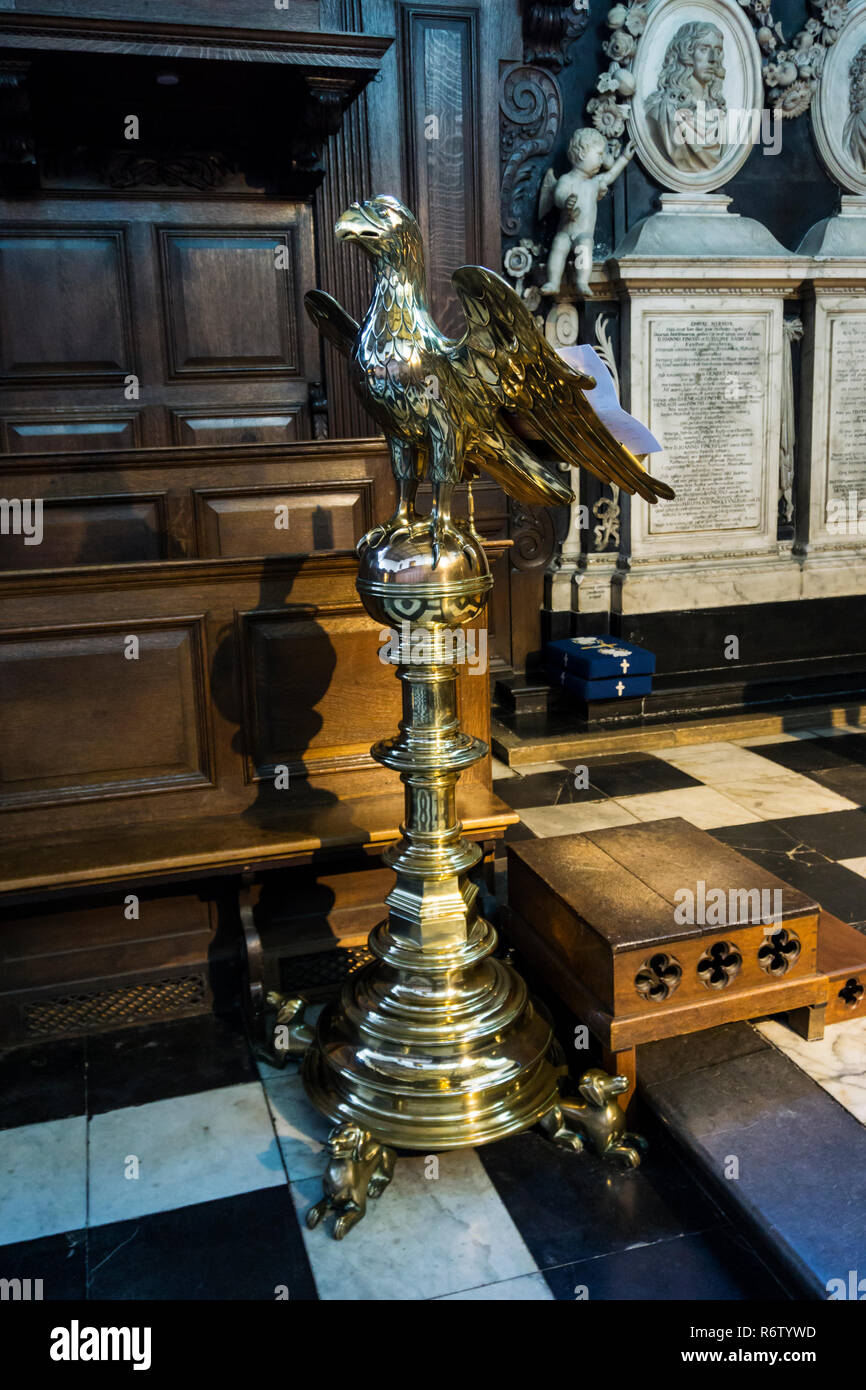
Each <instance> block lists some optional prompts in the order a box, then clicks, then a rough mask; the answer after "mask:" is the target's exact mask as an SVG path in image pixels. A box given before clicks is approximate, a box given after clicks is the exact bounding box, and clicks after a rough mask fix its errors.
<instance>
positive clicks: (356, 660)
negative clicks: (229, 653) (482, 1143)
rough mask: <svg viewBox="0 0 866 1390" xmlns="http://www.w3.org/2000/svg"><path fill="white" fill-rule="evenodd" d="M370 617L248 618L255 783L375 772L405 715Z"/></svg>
mask: <svg viewBox="0 0 866 1390" xmlns="http://www.w3.org/2000/svg"><path fill="white" fill-rule="evenodd" d="M377 652H378V630H377V628H376V626H375V624H374V623H372V622H371V620H370V618H368V616H367V614H366V613H358V612H352V611H351V610H350V609H337V610H332V609H329V608H328V607H325V606H323V607H322V608H320V609H319V610H318V612H316V613H315V614H312V613H311V614H309V615H308V614H306V613H304V612H303V611H302V612H301V613H299V614H292V613H287V614H267V615H262V614H255V615H249V614H247V615H245V616H244V619H243V637H242V654H243V664H244V674H245V682H246V690H247V709H248V719H249V747H250V750H251V760H252V769H251V771H252V776H253V777H256V778H266V777H272V776H273V772H274V767H275V766H277V765H285V766H287V767H288V769H289V773H290V775H292V776H308V775H313V774H315V773H318V772H328V771H335V770H338V769H340V768H344V769H347V770H348V769H349V768H352V767H355V768H361V767H367V766H369V759H370V754H369V750H370V746H371V745H372V744H373V743H375V742H376V741H377V740H379V739H381V738H386V737H388V736H389V735H391V734H393V733H394V732H395V730H396V728H397V723H398V720H399V718H400V713H401V702H400V687H399V683H398V682H397V680H396V679H395V676H394V668H393V667H390V666H386V665H383V664H382V663H381V662H380V661H379V660H378V658H377Z"/></svg>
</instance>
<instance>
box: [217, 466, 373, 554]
mask: <svg viewBox="0 0 866 1390" xmlns="http://www.w3.org/2000/svg"><path fill="white" fill-rule="evenodd" d="M371 493H372V484H371V483H370V481H369V480H366V479H365V480H363V481H362V482H361V483H360V484H358V485H355V486H347V485H346V484H345V483H339V482H334V483H330V484H328V483H322V484H319V485H316V484H315V483H309V484H307V485H306V486H301V485H299V486H297V487H296V488H288V487H287V488H283V489H281V490H280V491H276V490H275V489H273V488H268V487H257V488H232V489H225V490H223V491H221V492H219V491H207V490H203V491H198V492H196V493H195V508H196V523H197V528H198V549H199V554H201V555H203V556H204V555H207V556H217V555H223V556H231V555H284V554H285V553H286V552H287V551H289V552H291V553H292V554H306V553H312V552H314V551H321V550H351V549H352V547H353V546H354V545H355V543H356V541H357V540H358V539H359V538H360V537H361V536H362V535H363V534H364V532H365V531H366V530H368V529H369V527H370V525H371V524H372V522H371V517H370V513H371Z"/></svg>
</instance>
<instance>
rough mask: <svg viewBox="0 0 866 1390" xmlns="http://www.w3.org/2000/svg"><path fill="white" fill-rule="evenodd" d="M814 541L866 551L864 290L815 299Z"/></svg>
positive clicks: (812, 430)
mask: <svg viewBox="0 0 866 1390" xmlns="http://www.w3.org/2000/svg"><path fill="white" fill-rule="evenodd" d="M812 362H813V368H812V385H811V396H810V408H811V471H812V507H811V512H812V515H811V525H810V539H811V541H812V542H813V543H817V544H819V545H822V544H823V545H829V546H833V547H835V548H840V547H841V548H842V549H847V548H849V547H852V546H853V547H855V548H861V547H863V546H864V545H866V291H860V292H859V293H858V292H856V291H851V292H849V293H847V294H842V295H839V294H832V293H830V294H827V293H818V294H817V296H816V303H815V314H814V323H813V351H812Z"/></svg>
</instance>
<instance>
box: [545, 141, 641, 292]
mask: <svg viewBox="0 0 866 1390" xmlns="http://www.w3.org/2000/svg"><path fill="white" fill-rule="evenodd" d="M634 150H635V147H634V143H633V141H631V140H629V142H628V144H627V145H626V147H625V149H624V150H623V152H622V154H621V155H620V156H619V159H616V160H614V162H613V163H612V164H610V165H609V167H607V168H605V165H606V164H607V161H608V147H607V140H606V139H605V138H604V136H603V135H602V134H601V132H600V131H598V130H595V129H594V127H592V126H585V127H583V128H581V129H580V130H576V131H575V132H574V134H573V135H572V137H571V140H570V141H569V145H568V159H569V163H570V164H571V168H570V170H569V171H568V173H567V174H563V175H562V177H561V178H557V177H556V175H555V174H554V172H553V170H552V169H548V171H547V173H546V174H545V176H544V181H543V183H542V185H541V193H540V195H539V200H538V215H539V217H546V216H547V214H548V212H550V210H551V208H552V207H554V206H556V207H558V208H559V209H560V219H559V229H558V231H557V233H556V235H555V237H554V238H553V245H552V246H551V248H550V258H549V260H548V262H547V279H546V281H545V283H544V284H543V285H542V287H541V293H542V294H559V287H560V285H561V283H562V275H563V271H564V270H565V265H566V261H567V260H568V255H569V252H570V250H571V248H572V246H573V247H574V248H575V256H574V268H575V275H576V279H577V289H578V293H579V294H580V295H581V296H582V297H583V298H584V299H586V298H588V297H589V293H590V289H589V274H590V271H591V270H592V244H593V240H594V238H595V219H596V215H597V212H598V202H599V199H600V198H603V197H604V195H605V193H606V192H607V190H608V189H609V188H610V186H611V184H612V183H613V182H614V180H615V179H617V178H618V177H619V175H620V174H621V173H622V171H623V169H624V168H625V166H626V165H627V164H628V162H629V160H630V159H631V157H632V155H633V154H634ZM602 171H603V172H602Z"/></svg>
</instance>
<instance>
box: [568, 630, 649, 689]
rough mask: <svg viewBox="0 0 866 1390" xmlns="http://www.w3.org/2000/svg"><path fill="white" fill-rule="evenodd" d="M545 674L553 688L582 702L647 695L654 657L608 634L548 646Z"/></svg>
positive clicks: (569, 638)
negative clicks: (576, 697)
mask: <svg viewBox="0 0 866 1390" xmlns="http://www.w3.org/2000/svg"><path fill="white" fill-rule="evenodd" d="M545 656H546V658H547V671H548V675H549V676H550V679H551V681H552V682H553V683H554V685H561V686H562V687H563V689H565V690H567V691H568V692H569V693H570V694H572V695H576V696H578V698H579V699H581V700H585V701H591V700H623V699H627V698H629V697H632V698H633V697H634V696H637V695H649V694H650V692H651V691H652V677H653V672H654V671H655V668H656V659H655V655H654V654H653V653H652V652H649V651H647V649H646V648H645V647H636V646H635V644H634V643H633V642H623V641H621V640H620V639H619V638H618V637H612V636H610V635H609V634H607V635H605V636H602V637H567V638H563V639H562V640H561V641H558V642H548V644H547V648H546V650H545Z"/></svg>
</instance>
